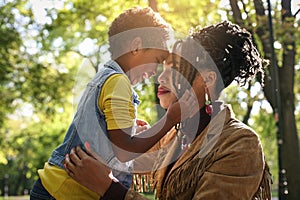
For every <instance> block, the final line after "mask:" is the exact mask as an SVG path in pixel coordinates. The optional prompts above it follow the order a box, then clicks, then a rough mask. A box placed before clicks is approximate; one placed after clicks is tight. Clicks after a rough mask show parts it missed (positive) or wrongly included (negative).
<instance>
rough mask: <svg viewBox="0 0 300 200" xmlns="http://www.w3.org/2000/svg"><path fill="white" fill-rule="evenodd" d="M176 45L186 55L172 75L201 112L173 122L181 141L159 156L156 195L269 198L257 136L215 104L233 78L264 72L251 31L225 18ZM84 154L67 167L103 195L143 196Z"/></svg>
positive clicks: (245, 78) (74, 157)
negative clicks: (180, 122) (121, 183)
mask: <svg viewBox="0 0 300 200" xmlns="http://www.w3.org/2000/svg"><path fill="white" fill-rule="evenodd" d="M178 45H179V46H180V48H181V53H180V56H181V58H180V64H179V66H175V67H174V68H175V69H176V71H177V72H178V73H173V77H172V80H173V83H174V86H175V87H174V88H176V90H177V94H178V96H180V95H181V94H182V93H183V92H184V91H185V89H189V88H192V89H193V90H194V92H195V94H196V96H197V98H198V102H199V106H200V108H201V109H200V111H199V112H198V113H197V114H196V115H195V116H194V117H193V118H192V119H188V120H186V121H185V122H184V123H182V124H179V125H178V126H176V129H177V131H175V133H176V134H177V136H176V138H178V139H176V140H173V141H172V145H171V148H169V149H162V150H161V154H160V156H159V157H157V159H156V161H157V162H156V165H155V167H154V169H153V177H154V180H155V183H154V187H155V189H156V197H157V198H159V199H270V186H269V184H268V183H269V173H268V167H267V165H266V164H265V160H264V155H263V151H262V146H261V143H260V140H259V137H258V135H257V134H256V133H255V131H254V130H252V129H251V128H249V127H248V126H246V125H245V124H243V123H242V122H240V121H239V120H237V119H236V118H235V117H234V114H233V112H232V110H231V108H230V106H228V105H225V104H223V103H222V102H219V101H218V98H219V96H220V93H221V91H222V90H223V89H224V88H226V87H227V86H228V85H230V84H231V83H232V81H233V80H236V81H237V82H238V83H239V84H240V85H244V84H246V83H247V81H248V80H250V79H253V78H254V76H255V75H256V74H257V73H260V75H261V77H262V76H263V66H262V65H263V59H262V58H261V57H260V55H259V53H258V51H257V49H256V47H255V46H254V45H253V44H252V38H251V34H250V33H249V32H247V31H246V30H245V29H243V28H240V27H239V26H237V25H234V24H231V23H230V22H227V21H225V22H221V23H218V24H216V25H212V26H208V27H205V28H203V29H201V30H197V31H195V32H194V33H192V34H191V36H190V37H188V38H187V39H186V40H185V41H183V42H181V43H178ZM175 47H176V45H175ZM204 50H205V51H204ZM87 153H88V154H86V153H85V152H83V151H82V150H81V149H80V148H76V151H75V150H74V149H73V151H72V154H71V157H70V158H71V160H72V161H71V160H70V159H69V158H68V159H67V169H66V170H67V172H68V174H69V175H70V176H71V177H73V178H74V179H75V180H77V181H78V182H79V183H81V184H83V185H85V186H86V187H88V188H89V189H91V190H93V191H95V192H97V193H98V194H99V195H101V196H103V197H102V199H145V198H144V197H142V196H140V195H139V194H138V193H136V192H135V191H133V190H128V189H126V188H124V187H122V185H120V184H119V183H117V182H115V180H114V179H113V178H109V176H108V174H109V173H110V169H108V168H107V167H106V166H104V165H103V164H101V162H99V161H98V160H97V159H95V157H96V156H94V155H95V154H94V153H93V152H92V151H91V149H90V148H87ZM93 157H94V158H93ZM174 158H175V159H174ZM173 161H174V162H173ZM98 170H100V171H102V172H103V173H101V174H99V173H97V172H99V171H98ZM93 172H95V173H93ZM92 174H93V175H92Z"/></svg>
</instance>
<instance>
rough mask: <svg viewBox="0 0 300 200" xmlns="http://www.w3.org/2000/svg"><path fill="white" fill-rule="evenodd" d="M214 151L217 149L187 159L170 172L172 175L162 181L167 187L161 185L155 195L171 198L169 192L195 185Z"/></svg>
mask: <svg viewBox="0 0 300 200" xmlns="http://www.w3.org/2000/svg"><path fill="white" fill-rule="evenodd" d="M216 152H217V149H215V150H214V151H211V152H210V153H209V154H208V155H207V156H205V157H204V158H200V156H199V154H198V153H197V154H195V155H194V156H193V157H191V158H190V159H189V160H187V161H186V162H185V163H184V164H183V165H182V166H181V167H180V169H176V170H174V171H173V172H172V175H171V176H170V177H169V178H168V179H167V180H166V181H165V183H164V185H168V187H163V189H162V191H161V193H159V194H157V197H158V198H159V199H171V198H172V197H171V196H170V195H171V194H172V195H173V194H175V195H177V194H179V193H182V192H184V191H185V190H187V189H188V188H191V187H193V186H194V185H196V184H197V183H198V181H199V179H201V177H202V175H203V174H204V172H205V171H206V170H207V169H208V168H209V167H210V166H211V165H212V164H213V160H214V155H215V153H216ZM187 177H189V178H187ZM167 188H168V189H167Z"/></svg>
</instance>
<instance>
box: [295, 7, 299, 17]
mask: <svg viewBox="0 0 300 200" xmlns="http://www.w3.org/2000/svg"><path fill="white" fill-rule="evenodd" d="M299 12H300V8H299V10H297V12H296V13H295V14H294V18H296V16H297V15H298V14H299Z"/></svg>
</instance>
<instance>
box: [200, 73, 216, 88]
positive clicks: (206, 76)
mask: <svg viewBox="0 0 300 200" xmlns="http://www.w3.org/2000/svg"><path fill="white" fill-rule="evenodd" d="M202 77H203V80H204V82H205V85H206V86H207V87H212V86H214V85H215V84H216V81H217V73H216V72H215V71H207V72H204V73H202Z"/></svg>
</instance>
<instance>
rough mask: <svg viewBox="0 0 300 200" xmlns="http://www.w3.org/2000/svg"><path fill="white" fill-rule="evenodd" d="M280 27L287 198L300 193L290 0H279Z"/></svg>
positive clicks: (293, 29) (293, 39)
mask: <svg viewBox="0 0 300 200" xmlns="http://www.w3.org/2000/svg"><path fill="white" fill-rule="evenodd" d="M281 5H282V12H281V13H282V29H283V30H284V40H283V41H284V42H283V54H282V60H283V62H282V67H281V68H279V74H280V76H279V82H280V98H281V99H280V100H281V108H282V116H281V118H280V119H281V120H282V133H283V144H282V165H283V169H285V170H286V177H287V184H288V185H287V189H288V199H289V200H290V199H292V200H296V199H299V197H300V190H299V185H300V174H299V169H300V152H299V142H298V141H299V140H298V134H297V127H296V120H295V114H294V111H295V101H294V100H295V95H294V77H295V54H296V49H295V36H294V32H295V28H294V23H295V19H294V17H293V15H292V13H291V1H290V0H289V1H287V0H282V2H281Z"/></svg>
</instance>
